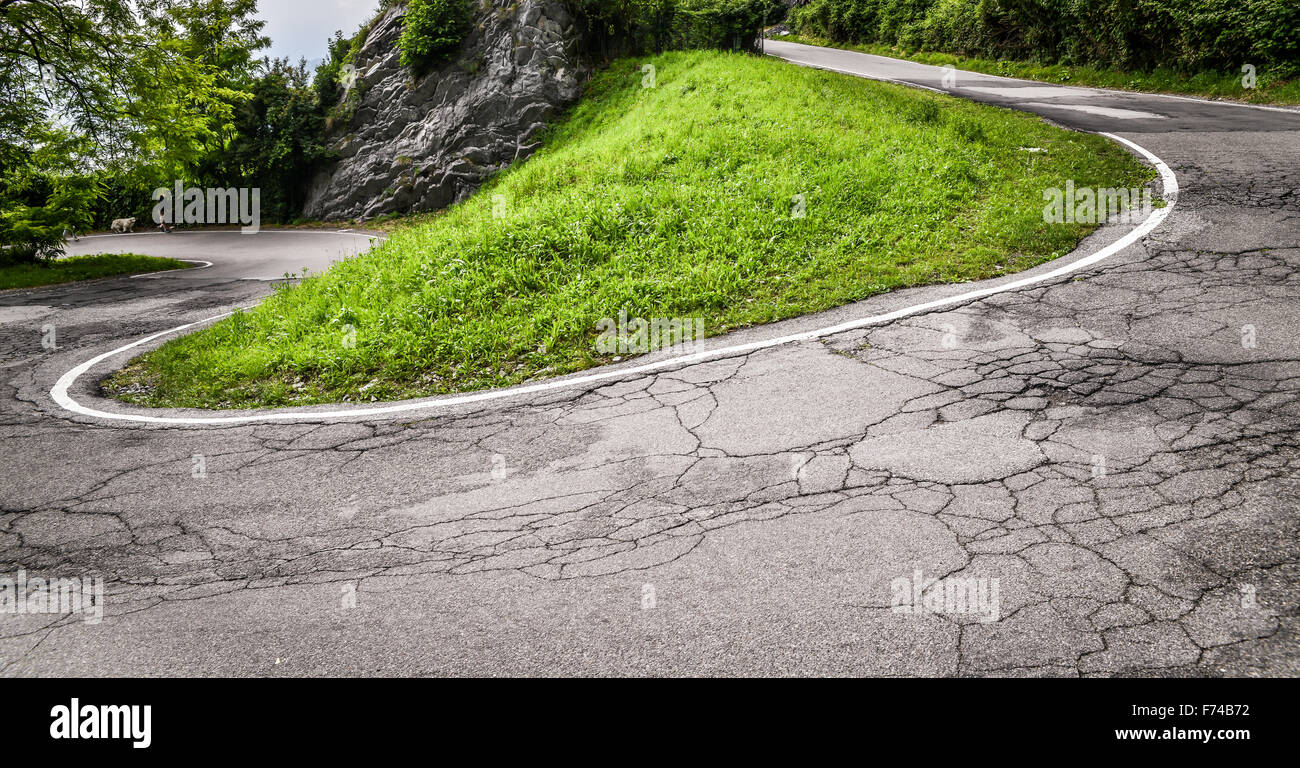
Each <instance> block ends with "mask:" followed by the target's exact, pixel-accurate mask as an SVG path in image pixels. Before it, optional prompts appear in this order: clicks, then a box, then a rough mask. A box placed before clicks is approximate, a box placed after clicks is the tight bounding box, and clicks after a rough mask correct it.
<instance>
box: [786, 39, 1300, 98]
mask: <svg viewBox="0 0 1300 768" xmlns="http://www.w3.org/2000/svg"><path fill="white" fill-rule="evenodd" d="M777 42H780V43H784V44H785V45H798V46H802V47H804V48H813V49H816V50H829V51H840V52H842V53H855V54H857V55H859V56H874V57H876V58H881V59H887V60H889V61H897V62H901V63H905V64H915V65H917V66H918V67H928V68H930V69H942V68H943V67H942V66H940V65H938V64H924V63H922V62H919V61H912V60H911V59H896V58H894V57H892V56H881V55H880V54H878V53H865V52H863V51H854V50H850V49H848V48H824V47H823V46H818V45H807V44H805V43H796V42H793V41H789V40H778V41H777ZM765 55H767V56H771V57H773V58H777V59H783V60H785V61H789V62H792V63H795V64H800V65H802V66H805V67H813V68H814V69H829V70H831V71H832V72H843V73H845V74H848V75H856V76H857V77H865V78H868V79H871V80H882V81H884V82H887V83H897V84H899V85H914V84H913V83H909V82H907V81H904V80H895V79H894V78H892V77H881V76H878V75H871V74H867V73H865V72H855V71H853V70H850V69H838V68H836V67H829V66H822V65H820V64H813V63H811V62H807V61H801V60H796V59H793V58H791V57H789V56H783V55H781V54H780V53H775V52H768V53H766V54H765ZM956 71H958V72H961V73H964V74H968V75H975V76H977V77H991V78H994V79H997V80H1009V81H1011V82H1014V83H1029V84H1032V85H1053V86H1056V87H1058V88H1074V89H1077V90H1087V91H1091V92H1093V93H1109V94H1114V95H1116V96H1141V97H1147V96H1152V97H1155V98H1158V99H1177V100H1178V101H1194V102H1197V103H1198V104H1213V105H1216V106H1220V107H1245V108H1246V109H1262V110H1264V111H1266V112H1282V113H1285V114H1288V115H1300V107H1273V106H1268V105H1265V104H1247V103H1245V102H1242V101H1229V100H1225V99H1205V98H1201V97H1198V96H1178V95H1175V94H1172V93H1159V92H1156V91H1124V90H1120V89H1118V88H1100V87H1098V86H1095V85H1075V84H1073V83H1072V84H1070V85H1057V84H1055V83H1051V82H1049V81H1047V80H1026V79H1025V78H1023V77H1007V76H1006V75H990V74H988V73H987V72H976V71H975V70H972V69H958V70H956ZM916 87H917V88H924V89H925V90H927V91H935V92H937V93H950V92H949V91H942V90H939V89H938V88H931V87H930V86H928V85H916ZM958 90H978V89H974V88H967V87H959V88H958Z"/></svg>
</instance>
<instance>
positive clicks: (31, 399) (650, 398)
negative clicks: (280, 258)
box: [0, 43, 1300, 675]
mask: <svg viewBox="0 0 1300 768" xmlns="http://www.w3.org/2000/svg"><path fill="white" fill-rule="evenodd" d="M768 51H769V53H782V54H783V55H789V56H792V57H793V56H796V55H797V56H800V57H804V58H808V59H809V61H808V62H807V63H815V64H819V65H823V66H834V67H835V68H837V69H839V70H844V71H852V72H856V73H860V74H864V75H881V76H887V77H890V78H892V79H896V80H903V79H907V78H909V77H911V78H914V79H915V80H916V81H917V84H920V85H927V86H930V87H936V88H940V87H942V85H943V83H942V82H940V77H942V75H941V74H939V73H938V71H937V70H936V68H933V67H925V66H924V65H907V64H905V63H890V60H885V64H886V65H887V67H888V68H885V65H881V64H878V63H877V62H875V58H876V57H867V58H861V56H862V55H860V54H852V53H847V52H839V51H821V50H818V49H812V51H811V52H810V51H809V50H807V49H806V48H804V47H800V48H798V49H795V48H790V49H782V48H781V46H780V44H778V43H770V44H769V47H768ZM814 56H815V57H816V61H813V60H812V59H811V57H814ZM908 67H915V69H914V70H913V69H909V68H908ZM900 68H902V69H901V70H900ZM956 76H957V81H956V84H955V90H956V92H957V93H958V94H959V95H969V96H971V97H972V98H978V99H981V100H995V99H996V100H1002V101H1005V102H1007V103H1015V104H1016V105H1017V106H1020V107H1024V108H1026V109H1029V110H1030V111H1034V112H1037V113H1039V114H1043V115H1045V116H1047V117H1049V118H1051V119H1053V120H1055V121H1057V122H1059V123H1061V124H1063V125H1066V126H1070V127H1078V128H1081V129H1086V130H1104V131H1107V132H1109V133H1113V134H1115V135H1116V136H1117V138H1122V139H1127V140H1128V141H1131V142H1133V143H1135V144H1137V145H1138V146H1141V147H1143V148H1145V149H1146V150H1148V151H1149V152H1150V153H1151V154H1153V155H1154V156H1156V157H1159V158H1161V159H1162V161H1163V162H1164V163H1166V164H1167V166H1168V167H1169V169H1170V171H1171V173H1173V174H1174V175H1175V176H1176V178H1177V183H1178V185H1179V193H1178V196H1177V204H1176V205H1175V206H1174V207H1173V208H1165V209H1160V210H1161V211H1164V214H1163V220H1161V221H1158V222H1157V223H1156V224H1157V225H1153V228H1152V229H1150V230H1149V231H1146V232H1145V233H1144V234H1142V235H1140V236H1139V237H1136V238H1133V242H1130V243H1128V244H1127V245H1126V247H1122V248H1119V249H1118V250H1114V251H1112V252H1111V253H1110V255H1108V256H1107V257H1106V258H1105V259H1103V260H1101V261H1093V262H1091V263H1089V264H1087V265H1086V266H1085V267H1080V268H1078V269H1076V270H1074V271H1072V272H1069V273H1065V274H1059V275H1057V276H1055V277H1051V278H1045V279H1042V280H1040V281H1037V282H1034V283H1031V284H1022V285H1021V286H1020V287H1018V288H1007V287H1006V284H1007V283H1015V282H1016V281H1020V280H1024V279H1026V278H1033V277H1035V276H1038V275H1042V274H1044V273H1047V272H1051V271H1053V270H1056V269H1059V268H1060V267H1061V266H1062V265H1066V264H1069V263H1070V262H1069V261H1064V262H1056V263H1052V264H1047V265H1043V266H1042V267H1039V268H1038V269H1037V271H1033V272H1027V273H1021V274H1020V275H1015V276H1011V277H1008V278H1004V279H1003V280H1002V281H1000V282H994V283H990V284H988V287H995V286H1001V287H1002V288H1003V289H1002V290H998V291H996V292H991V293H988V294H987V295H984V296H981V297H977V298H973V299H966V300H963V301H961V302H959V303H951V304H944V305H936V306H935V307H934V308H932V309H930V310H927V311H922V312H916V313H913V314H909V315H906V316H902V317H898V318H897V319H893V320H887V321H882V322H877V323H874V324H871V325H865V326H858V325H857V323H859V322H860V321H861V320H862V319H863V318H867V317H871V316H877V315H888V314H890V313H894V312H897V311H899V310H905V309H907V308H909V307H913V306H915V305H918V304H922V303H926V302H930V301H935V300H940V299H945V298H949V297H952V296H955V295H957V294H960V293H965V292H969V291H970V290H971V289H972V286H935V287H931V288H923V289H916V290H912V291H903V292H899V293H897V294H889V295H885V296H880V297H876V298H873V299H871V300H869V301H868V302H865V303H863V304H859V305H853V306H849V307H843V308H840V309H838V310H834V311H831V312H828V313H823V314H822V315H819V316H815V317H809V318H801V319H799V320H795V321H789V322H787V323H782V324H780V325H777V326H772V327H765V328H757V329H751V330H748V331H745V332H742V333H740V334H736V335H734V336H731V337H728V338H726V339H725V340H723V341H722V342H721V343H725V344H727V345H730V346H736V345H741V344H748V343H752V342H766V341H768V340H770V339H772V338H775V337H781V336H791V337H797V338H792V339H791V340H789V341H788V342H786V343H781V344H776V345H769V344H765V343H764V344H756V345H755V346H754V347H752V348H750V349H749V351H742V352H736V353H732V354H729V355H728V356H726V357H723V358H720V359H710V360H704V361H701V362H694V363H685V364H684V363H683V361H680V360H677V361H673V363H672V365H669V366H668V367H665V368H663V369H660V370H654V371H649V372H645V373H642V374H637V373H634V372H630V371H623V372H622V375H620V376H619V377H618V378H617V379H613V380H610V381H594V382H588V383H587V384H583V385H579V384H570V385H568V386H566V387H563V388H559V389H554V390H549V391H546V392H539V393H533V394H531V395H521V396H519V397H516V398H510V399H503V400H499V401H496V402H492V403H489V404H483V403H478V404H474V403H469V404H464V405H460V406H454V407H453V406H448V407H447V408H446V410H442V411H437V412H436V415H437V418H420V417H421V416H422V415H426V414H429V412H428V411H418V410H417V411H412V412H409V413H408V414H406V415H407V416H408V417H409V418H408V420H407V421H406V422H396V421H394V419H393V418H392V417H391V416H383V417H380V418H374V419H370V420H367V419H366V418H365V417H360V418H355V419H352V420H348V421H344V422H335V423H328V419H326V420H325V422H326V423H248V424H234V425H206V426H209V427H211V426H220V427H221V428H219V429H212V428H207V429H195V428H184V426H183V425H178V427H180V428H166V429H158V428H152V429H150V428H145V429H141V428H140V427H142V426H147V425H141V424H136V423H132V422H125V423H120V422H116V421H104V420H101V419H93V418H88V417H83V416H74V415H70V414H68V413H67V412H66V411H64V410H62V409H58V408H51V407H50V400H49V397H48V394H47V393H48V392H49V390H50V387H51V386H52V385H53V384H54V383H55V382H56V381H57V380H58V379H59V378H61V377H62V376H64V374H66V373H67V372H68V370H69V369H70V368H73V367H74V366H76V365H77V364H82V363H84V362H85V361H86V360H87V359H89V358H93V356H95V355H98V354H102V353H103V352H105V351H111V350H113V349H116V348H118V347H120V346H121V345H122V344H123V343H125V342H127V341H130V340H134V339H139V338H141V337H144V336H149V335H152V334H154V333H158V332H160V331H166V330H168V329H171V328H173V327H174V326H176V325H178V324H180V323H182V322H193V321H201V320H203V319H204V318H209V317H211V316H213V315H215V314H218V313H219V312H224V311H226V310H228V309H229V308H230V307H232V306H243V305H247V304H248V303H249V302H250V301H252V300H253V299H255V298H256V297H257V295H259V292H261V294H264V293H265V291H266V290H269V289H268V288H267V287H266V284H264V283H256V282H253V281H240V280H209V279H199V277H198V273H193V274H192V275H191V276H189V277H185V278H180V277H178V276H176V275H172V276H168V277H161V278H159V279H157V280H153V281H149V282H148V284H147V285H148V288H149V290H148V291H142V290H141V287H142V282H143V281H138V280H137V281H126V280H121V281H112V280H110V281H100V282H99V283H98V286H97V287H93V288H92V287H90V286H84V287H82V288H80V289H77V290H78V291H80V293H78V292H76V291H73V290H72V289H43V290H42V291H39V292H36V291H33V292H27V293H26V294H25V296H27V297H28V298H27V299H26V300H25V303H22V304H21V305H20V304H17V303H15V302H16V300H15V299H13V298H11V297H4V298H3V299H2V300H0V301H3V303H5V304H8V305H11V306H7V307H5V308H4V309H3V310H0V311H3V312H6V313H7V314H0V317H8V318H9V319H10V321H9V322H8V323H7V324H4V325H0V355H3V360H4V362H3V363H2V364H3V365H4V366H5V370H6V371H12V374H11V375H9V376H8V377H7V378H6V380H5V381H4V382H3V383H0V386H3V387H5V390H4V392H3V394H4V397H3V403H4V405H3V406H2V407H3V414H2V418H0V437H3V440H0V462H3V465H4V467H5V469H6V471H5V472H3V473H0V499H3V505H2V508H3V510H4V511H3V513H0V526H3V527H0V560H3V561H4V562H6V563H10V564H13V565H14V567H18V566H19V565H25V566H27V567H28V568H29V569H30V568H35V567H40V568H45V569H51V570H52V569H56V568H57V569H63V570H67V571H70V572H84V571H85V570H86V569H87V568H91V567H93V568H95V569H96V570H97V571H98V572H101V573H103V574H104V575H105V576H106V581H107V583H108V594H107V597H106V600H105V605H106V616H105V619H104V621H103V623H102V624H99V625H97V626H86V625H84V624H83V623H81V622H79V621H75V620H68V621H62V622H58V623H55V624H50V623H49V620H48V617H11V618H13V619H15V620H16V621H8V622H6V623H5V624H3V625H0V633H4V635H3V637H0V642H3V643H4V649H5V653H4V658H3V660H2V661H0V663H2V664H4V666H3V668H0V671H3V673H5V674H149V673H153V674H197V673H205V674H231V675H241V674H528V673H546V674H582V673H585V674H598V673H606V674H615V673H625V674H835V673H839V674H971V675H983V674H1064V675H1077V674H1156V673H1171V674H1192V675H1197V674H1201V675H1204V674H1216V675H1218V674H1285V673H1287V672H1288V671H1293V670H1294V669H1295V668H1296V664H1297V663H1300V651H1297V649H1298V648H1300V642H1297V641H1298V640H1300V632H1297V621H1298V620H1297V619H1296V618H1295V617H1294V615H1292V614H1293V612H1290V611H1289V606H1293V605H1294V604H1295V601H1296V600H1297V599H1300V575H1298V574H1300V535H1298V534H1300V521H1297V519H1296V516H1295V512H1294V510H1295V508H1296V502H1297V488H1296V484H1295V480H1294V478H1295V477H1296V476H1297V472H1298V471H1300V449H1297V446H1300V379H1297V377H1296V376H1295V371H1296V370H1297V362H1300V318H1297V316H1296V312H1295V306H1296V305H1297V300H1300V270H1298V269H1297V266H1300V247H1297V244H1300V215H1298V214H1300V199H1298V196H1297V192H1296V190H1297V188H1300V178H1298V176H1297V174H1298V173H1300V171H1298V170H1297V169H1300V117H1297V116H1296V115H1293V114H1291V113H1287V112H1285V111H1272V110H1257V109H1250V108H1245V107H1237V106H1229V105H1216V104H1213V103H1202V102H1194V101H1183V100H1177V99H1165V98H1161V97H1156V96H1149V95H1140V94H1107V93H1093V92H1085V93H1077V91H1083V90H1085V89H1073V88H1071V89H1066V92H1063V93H1062V94H1061V95H1060V96H1059V97H1057V96H1054V95H1053V92H1052V91H1051V88H1050V87H1049V86H1043V85H1038V84H1027V83H1022V82H1019V81H999V80H997V79H996V78H993V79H990V78H987V77H986V76H980V75H970V76H969V78H970V79H969V81H968V80H967V77H968V76H967V75H966V74H965V73H960V72H959V73H956ZM967 85H975V86H976V87H981V88H994V89H998V88H1003V89H1006V90H1004V91H995V92H993V93H989V92H987V91H977V90H974V89H966V90H965V91H963V88H964V87H965V86H967ZM1028 88H1033V89H1034V90H1033V91H1021V92H1019V93H1008V92H1006V91H1009V90H1011V89H1028ZM1080 107H1087V109H1079V108H1080ZM1140 226H1141V225H1140ZM1127 234H1131V232H1128V231H1125V230H1124V229H1122V228H1105V229H1103V230H1101V231H1099V232H1098V233H1097V234H1095V235H1094V236H1093V237H1092V238H1090V239H1089V240H1087V241H1085V243H1084V245H1083V247H1082V248H1081V249H1080V251H1079V252H1078V253H1077V254H1075V255H1073V256H1072V257H1068V258H1072V259H1077V258H1079V257H1081V256H1083V257H1087V256H1090V255H1092V254H1096V253H1099V252H1102V251H1104V250H1105V248H1106V247H1107V246H1108V245H1110V244H1111V243H1114V242H1115V241H1117V240H1120V239H1121V238H1123V237H1124V236H1126V235H1127ZM258 237H260V235H259V236H258ZM250 239H255V238H250ZM203 271H209V270H203ZM983 287H984V286H976V287H975V288H976V289H982V288H983ZM92 298H93V299H95V301H93V302H92V301H90V299H92ZM36 301H39V302H41V304H40V305H35V304H34V302H36ZM45 323H50V324H52V325H55V326H57V327H58V328H59V329H60V338H61V339H66V340H67V341H66V343H67V344H68V345H69V346H68V348H67V349H60V350H56V351H53V353H50V352H46V351H42V350H40V349H39V346H38V340H39V339H40V329H41V326H42V324H45ZM844 324H854V325H853V326H852V327H848V326H846V325H844ZM834 326H841V327H845V328H847V329H846V330H842V331H841V332H838V333H832V334H831V335H829V336H820V335H819V333H824V332H826V330H825V329H828V328H831V327H834ZM33 347H35V349H33ZM706 351H707V350H706ZM105 362H111V361H107V360H106V361H105ZM641 364H642V362H640V361H638V362H636V363H634V364H633V365H641ZM88 379H89V377H83V378H82V379H81V380H79V381H78V383H77V389H75V391H74V390H73V389H70V390H69V392H70V393H72V394H75V396H76V397H77V399H78V401H79V402H90V400H88V399H87V395H90V394H91V393H90V384H89V383H88ZM95 405H96V407H99V408H103V409H107V408H110V407H112V406H111V405H107V404H102V403H100V402H99V401H95ZM178 415H179V414H178ZM399 415H400V414H399ZM199 426H205V425H199ZM918 570H919V571H921V574H922V575H921V578H922V579H923V580H926V579H931V578H935V577H940V576H944V577H952V578H962V579H977V580H979V579H982V580H986V582H990V581H991V580H993V579H997V580H998V582H997V583H998V584H999V585H1000V588H999V590H998V594H999V595H1000V604H999V605H996V606H994V605H987V606H974V608H977V609H978V610H971V611H962V610H960V609H961V608H962V607H961V606H937V609H938V611H939V612H940V613H942V614H944V615H939V616H935V615H931V608H936V606H911V605H907V604H903V605H894V604H892V603H891V600H892V598H893V597H894V596H895V595H896V594H897V590H896V589H895V586H896V582H897V581H898V580H899V579H905V580H906V579H914V578H915V574H916V572H917V571H918ZM904 593H905V594H911V590H904ZM986 593H987V594H991V590H990V591H988V592H986ZM897 609H901V610H897ZM214 639H217V640H218V642H214V641H213V640H214Z"/></svg>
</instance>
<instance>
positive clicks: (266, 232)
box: [73, 229, 383, 261]
mask: <svg viewBox="0 0 1300 768" xmlns="http://www.w3.org/2000/svg"><path fill="white" fill-rule="evenodd" d="M220 232H227V233H229V232H239V230H238V229H187V230H183V231H182V230H173V231H171V232H117V233H111V234H103V235H82V236H81V237H79V238H77V239H78V240H94V239H95V238H97V237H124V236H126V235H132V236H134V237H163V236H166V237H175V236H176V235H210V234H213V233H220ZM284 233H288V234H292V235H348V236H349V237H375V238H381V237H383V235H378V234H366V233H365V232H353V231H352V230H350V229H262V230H258V231H257V232H246V233H241V234H249V235H276V234H284ZM73 242H77V241H76V240H74V241H73ZM182 261H184V259H182Z"/></svg>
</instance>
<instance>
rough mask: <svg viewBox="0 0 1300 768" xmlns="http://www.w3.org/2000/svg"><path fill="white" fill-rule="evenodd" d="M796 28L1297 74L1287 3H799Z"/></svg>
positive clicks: (1067, 58)
mask: <svg viewBox="0 0 1300 768" xmlns="http://www.w3.org/2000/svg"><path fill="white" fill-rule="evenodd" d="M790 17H791V25H792V26H793V27H794V28H795V29H796V30H797V31H799V32H802V33H805V34H811V35H816V36H818V37H825V38H828V39H830V40H832V41H835V42H860V43H884V44H887V45H899V46H902V47H904V48H910V49H926V50H934V51H947V52H951V53H957V54H961V55H967V56H978V57H984V58H1016V59H1026V60H1034V61H1042V62H1048V63H1062V64H1094V65H1100V66H1108V67H1118V68H1122V69H1150V68H1153V67H1157V66H1164V67H1172V68H1175V69H1179V70H1181V71H1185V72H1191V71H1200V70H1207V69H1216V70H1232V71H1236V70H1239V69H1240V67H1241V66H1242V65H1243V64H1253V65H1254V66H1255V67H1256V68H1257V70H1259V72H1260V75H1261V77H1269V78H1272V79H1279V78H1285V77H1289V76H1292V75H1294V74H1296V73H1297V72H1300V2H1297V1H1296V0H808V2H807V3H805V4H802V5H798V6H796V7H795V8H794V9H793V10H792V11H791V14H790Z"/></svg>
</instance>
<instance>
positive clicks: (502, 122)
mask: <svg viewBox="0 0 1300 768" xmlns="http://www.w3.org/2000/svg"><path fill="white" fill-rule="evenodd" d="M405 14H406V8H405V7H404V6H403V5H397V6H395V7H393V8H390V9H389V10H387V11H386V12H384V14H383V15H382V16H381V17H380V18H379V19H378V20H376V21H375V23H374V24H373V25H372V26H371V28H370V32H369V34H368V35H367V37H366V40H365V44H364V46H363V47H362V48H361V50H360V52H359V55H358V56H357V61H356V72H357V76H356V80H355V82H354V83H353V85H352V86H351V89H350V90H349V93H348V95H347V96H346V97H345V99H344V104H345V108H347V109H352V108H355V111H354V112H352V115H351V117H350V119H346V120H339V121H338V122H339V124H337V125H334V126H332V127H331V130H330V137H331V146H332V147H333V148H334V149H336V150H337V151H338V153H339V157H340V159H339V160H338V161H337V162H336V163H334V164H333V165H332V166H330V167H327V168H326V169H325V170H323V171H321V172H320V173H319V174H317V176H316V177H315V178H314V179H313V180H312V184H311V188H310V190H309V192H308V196H307V203H306V205H305V206H304V210H303V215H304V216H306V217H308V218H316V219H350V218H361V219H366V218H372V217H374V216H378V215H380V214H384V213H390V212H410V211H429V210H436V209H439V208H443V207H446V206H447V205H450V204H451V203H454V202H457V201H459V200H462V199H464V198H465V197H467V196H468V195H469V194H470V193H471V192H473V191H474V190H475V189H477V188H478V186H479V185H480V184H482V183H483V181H485V180H486V179H487V178H488V177H489V176H491V175H492V174H494V173H496V172H497V171H499V170H501V169H503V168H505V167H506V166H508V165H510V163H512V162H514V161H515V160H516V159H519V158H523V157H526V156H527V155H528V154H529V153H531V152H532V151H533V150H535V149H536V148H537V146H538V144H539V142H538V141H537V136H538V134H539V132H540V131H541V130H542V129H543V128H544V127H545V126H546V124H547V122H548V121H550V120H552V119H553V118H554V117H556V116H557V115H558V114H559V112H560V111H561V110H562V109H563V108H564V107H565V106H567V105H568V104H570V103H572V102H573V101H574V100H575V99H577V97H578V95H579V94H580V91H581V84H582V81H583V79H584V78H585V76H586V74H587V72H586V70H585V68H584V67H583V66H582V64H581V60H580V58H579V51H580V46H579V38H578V33H577V30H576V29H575V26H574V23H573V18H572V16H571V15H570V14H569V12H568V10H567V9H566V8H565V7H564V6H563V5H561V4H559V3H557V2H554V0H480V2H479V3H478V4H477V5H475V6H474V10H473V12H472V15H473V23H472V26H471V29H470V32H469V34H468V35H467V36H466V39H465V41H464V43H463V44H462V45H461V47H460V49H459V50H458V51H457V52H456V53H455V54H453V55H452V57H451V58H450V59H449V60H448V61H446V62H444V63H442V64H440V65H438V66H437V67H436V68H435V69H433V70H432V71H431V72H429V73H427V74H424V75H420V76H416V75H413V74H412V72H411V70H410V69H408V68H406V67H403V66H402V65H401V63H400V62H399V56H400V52H399V51H398V48H397V39H398V37H399V36H400V35H401V32H402V19H403V17H404V16H405Z"/></svg>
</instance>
